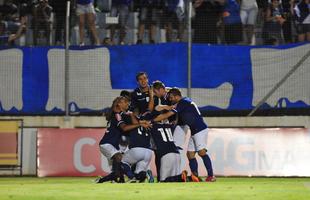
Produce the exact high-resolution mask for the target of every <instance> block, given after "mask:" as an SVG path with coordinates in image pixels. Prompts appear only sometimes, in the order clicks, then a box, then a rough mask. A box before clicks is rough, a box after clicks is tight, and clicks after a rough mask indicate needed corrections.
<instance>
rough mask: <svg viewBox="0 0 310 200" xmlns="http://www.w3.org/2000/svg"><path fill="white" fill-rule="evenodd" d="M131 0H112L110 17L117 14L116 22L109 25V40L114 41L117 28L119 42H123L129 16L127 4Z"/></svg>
mask: <svg viewBox="0 0 310 200" xmlns="http://www.w3.org/2000/svg"><path fill="white" fill-rule="evenodd" d="M131 1H132V0H113V1H112V8H111V17H117V16H118V24H117V25H111V40H112V42H113V41H114V36H115V30H116V28H117V29H118V30H119V44H125V37H126V34H127V32H126V29H127V22H128V17H129V5H130V4H131Z"/></svg>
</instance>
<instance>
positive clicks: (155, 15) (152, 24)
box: [136, 0, 163, 44]
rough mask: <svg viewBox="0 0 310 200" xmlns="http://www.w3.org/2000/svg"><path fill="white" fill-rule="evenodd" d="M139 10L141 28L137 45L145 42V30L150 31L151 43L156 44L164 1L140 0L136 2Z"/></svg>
mask: <svg viewBox="0 0 310 200" xmlns="http://www.w3.org/2000/svg"><path fill="white" fill-rule="evenodd" d="M136 3H137V4H138V5H137V6H138V8H139V28H138V40H137V44H141V43H142V42H143V37H144V30H145V28H148V29H149V43H151V44H154V43H155V34H156V25H157V23H158V19H159V18H160V10H161V9H162V6H163V0H140V1H137V2H136Z"/></svg>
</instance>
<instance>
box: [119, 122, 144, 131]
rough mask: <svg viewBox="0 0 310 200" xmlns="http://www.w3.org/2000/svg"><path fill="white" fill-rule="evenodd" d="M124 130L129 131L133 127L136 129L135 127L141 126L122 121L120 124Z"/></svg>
mask: <svg viewBox="0 0 310 200" xmlns="http://www.w3.org/2000/svg"><path fill="white" fill-rule="evenodd" d="M120 127H121V129H122V131H124V132H127V131H131V130H132V129H135V128H138V127H140V124H139V123H138V124H125V123H122V124H121V125H120Z"/></svg>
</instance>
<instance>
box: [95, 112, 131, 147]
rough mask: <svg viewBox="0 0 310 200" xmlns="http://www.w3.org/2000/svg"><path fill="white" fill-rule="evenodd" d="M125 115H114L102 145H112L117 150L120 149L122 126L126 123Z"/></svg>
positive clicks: (101, 142) (121, 113)
mask: <svg viewBox="0 0 310 200" xmlns="http://www.w3.org/2000/svg"><path fill="white" fill-rule="evenodd" d="M124 115H125V113H123V112H120V113H113V114H112V118H111V120H110V121H109V122H108V127H107V130H106V132H105V134H104V136H103V137H102V139H101V141H100V143H99V144H100V145H101V144H111V145H113V146H114V147H115V148H116V149H119V142H120V139H121V136H122V131H121V128H120V125H121V124H122V123H125V122H124V119H123V118H124Z"/></svg>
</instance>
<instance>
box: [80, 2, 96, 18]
mask: <svg viewBox="0 0 310 200" xmlns="http://www.w3.org/2000/svg"><path fill="white" fill-rule="evenodd" d="M87 13H93V14H96V12H95V8H94V5H93V4H92V3H90V4H85V5H82V4H77V8H76V15H77V16H80V15H83V14H87Z"/></svg>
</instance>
